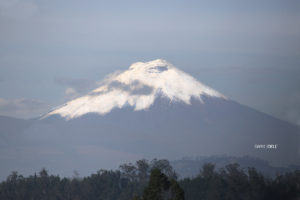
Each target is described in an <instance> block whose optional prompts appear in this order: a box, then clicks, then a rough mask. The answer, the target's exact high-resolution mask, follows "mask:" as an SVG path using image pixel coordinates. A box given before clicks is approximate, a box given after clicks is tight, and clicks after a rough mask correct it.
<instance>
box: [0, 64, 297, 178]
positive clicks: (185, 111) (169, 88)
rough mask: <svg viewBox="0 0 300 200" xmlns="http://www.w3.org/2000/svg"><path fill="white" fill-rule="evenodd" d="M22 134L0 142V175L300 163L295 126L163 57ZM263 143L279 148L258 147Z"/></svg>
mask: <svg viewBox="0 0 300 200" xmlns="http://www.w3.org/2000/svg"><path fill="white" fill-rule="evenodd" d="M1 134H2V133H1ZM19 134H20V135H22V137H20V139H18V143H17V144H14V143H0V149H1V151H0V162H1V163H4V164H2V165H1V166H0V168H1V173H2V174H0V176H4V175H5V174H6V175H7V174H8V173H9V172H10V171H12V170H18V171H20V172H22V173H23V174H26V173H27V172H28V173H32V172H33V171H38V170H40V169H41V168H42V167H47V169H49V170H50V171H51V172H53V173H57V174H62V175H68V176H71V174H68V173H67V172H70V169H71V170H77V171H79V173H80V174H81V175H88V174H90V173H92V172H94V171H96V170H98V169H100V168H108V169H111V168H114V167H117V166H119V164H121V163H124V162H129V161H134V160H137V159H141V158H148V159H152V158H155V157H156V158H167V159H170V160H174V159H180V158H182V157H185V156H200V155H203V156H210V155H220V154H222V155H228V156H245V155H249V156H255V157H258V158H262V159H264V160H267V161H269V162H270V163H271V164H273V165H280V166H283V165H289V164H299V163H300V157H299V127H298V126H296V125H293V124H290V123H287V122H284V121H282V120H279V119H276V118H274V117H271V116H269V115H266V114H264V113H262V112H259V111H256V110H254V109H252V108H249V107H247V106H244V105H241V104H239V103H237V102H235V101H232V100H230V99H228V98H226V97H225V96H224V95H222V94H220V93H219V92H217V91H215V90H213V89H211V88H209V87H208V86H205V85H204V84H202V83H200V82H198V81H197V80H196V79H194V78H193V77H191V76H190V75H188V74H186V73H184V72H182V71H180V70H178V69H176V68H175V67H174V66H172V65H171V64H169V63H167V62H166V61H164V60H155V61H151V62H148V63H135V64H133V65H132V66H131V67H130V68H129V70H127V71H124V72H122V73H118V74H114V75H111V76H109V77H108V78H107V79H106V80H104V81H103V82H102V83H101V85H100V86H99V87H98V88H96V89H95V90H93V91H91V92H90V93H89V94H87V95H85V96H83V97H80V98H77V99H74V100H72V101H70V102H67V103H66V104H65V105H62V106H61V107H60V108H58V109H56V110H53V111H51V112H49V113H48V114H46V115H44V117H43V118H42V119H39V120H36V121H34V122H33V123H32V124H31V125H30V126H26V127H24V128H22V130H20V133H19ZM268 144H272V145H276V148H275V149H268V148H255V145H268ZM28 173H27V174H28ZM0 178H1V177H0Z"/></svg>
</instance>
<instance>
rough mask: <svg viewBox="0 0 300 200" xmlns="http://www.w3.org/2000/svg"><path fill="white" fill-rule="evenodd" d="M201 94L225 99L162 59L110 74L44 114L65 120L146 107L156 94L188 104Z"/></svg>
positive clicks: (136, 64)
mask: <svg viewBox="0 0 300 200" xmlns="http://www.w3.org/2000/svg"><path fill="white" fill-rule="evenodd" d="M201 95H207V96H213V97H219V98H226V97H224V96H223V95H222V94H220V93H219V92H217V91H215V90H213V89H211V88H209V87H207V86H205V85H204V84H202V83H200V82H199V81H197V80H196V79H195V78H193V77H192V76H190V75H188V74H186V73H185V72H183V71H181V70H179V69H177V68H175V67H174V66H173V65H172V64H170V63H168V62H167V61H165V60H162V59H157V60H153V61H150V62H137V63H133V64H132V65H131V66H130V67H129V69H128V70H126V71H124V72H122V73H118V74H115V75H111V76H109V77H108V78H107V79H105V80H104V81H103V84H102V85H101V86H100V87H98V88H96V89H95V90H93V91H91V92H90V93H89V94H87V95H85V96H82V97H79V98H77V99H74V100H72V101H69V102H67V103H66V104H64V105H63V106H61V107H60V108H58V109H56V110H54V111H52V112H50V113H48V114H47V115H46V117H47V116H49V115H54V114H59V115H60V116H62V117H64V118H66V119H72V118H76V117H80V116H82V115H84V114H87V113H98V114H100V115H105V114H107V113H109V112H110V111H111V110H112V109H114V108H122V107H124V106H128V105H130V106H132V107H134V110H136V111H138V110H144V109H147V108H149V107H150V106H151V105H152V104H153V103H154V101H155V98H156V97H158V96H164V97H167V98H169V99H170V101H181V102H184V103H186V104H190V100H191V97H194V98H196V99H199V100H200V101H201Z"/></svg>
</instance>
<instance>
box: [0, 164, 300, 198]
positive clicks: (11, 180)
mask: <svg viewBox="0 0 300 200" xmlns="http://www.w3.org/2000/svg"><path fill="white" fill-rule="evenodd" d="M299 198H300V171H299V170H295V171H292V172H286V173H283V174H278V175H277V176H276V177H272V178H270V177H267V176H265V175H263V174H262V173H260V172H259V171H257V170H256V169H255V168H252V167H251V168H248V169H242V168H241V167H240V166H239V164H228V165H226V166H225V167H223V168H221V169H218V170H217V169H216V168H215V165H214V164H212V163H206V164H204V165H203V166H202V168H201V169H199V174H198V175H197V176H195V177H192V178H185V179H179V178H178V177H177V174H176V172H175V171H174V169H173V168H172V166H171V165H170V163H169V161H168V160H158V159H154V160H152V161H148V160H145V159H143V160H138V161H136V163H134V164H132V163H126V164H123V165H120V167H119V169H118V170H99V171H97V172H96V173H93V174H91V175H90V176H87V177H79V175H78V174H77V173H75V174H74V177H72V178H65V177H64V178H61V177H59V176H57V175H50V174H49V173H48V171H47V170H46V169H42V170H41V171H40V172H39V173H35V174H33V175H30V176H27V177H24V176H22V175H21V174H19V173H18V172H12V173H11V174H10V175H9V176H8V177H7V179H6V180H5V181H3V182H1V183H0V199H1V200H2V199H3V200H4V199H5V200H20V199H22V200H23V199H30V200H83V199H88V200H102V199H103V200H164V199H166V200H183V199H185V200H202V199H203V200H214V199H225V200H226V199H228V200H231V199H232V200H235V199H239V200H250V199H255V200H260V199H272V200H276V199H285V200H293V199H299Z"/></svg>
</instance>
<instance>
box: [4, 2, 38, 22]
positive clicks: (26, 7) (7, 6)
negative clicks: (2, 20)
mask: <svg viewBox="0 0 300 200" xmlns="http://www.w3.org/2000/svg"><path fill="white" fill-rule="evenodd" d="M37 10H38V6H37V4H36V3H35V2H34V1H33V0H22V1H21V0H0V15H2V16H4V17H7V18H13V19H26V18H29V17H31V16H33V15H34V14H35V13H36V12H37Z"/></svg>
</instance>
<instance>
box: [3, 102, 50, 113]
mask: <svg viewBox="0 0 300 200" xmlns="http://www.w3.org/2000/svg"><path fill="white" fill-rule="evenodd" d="M49 109H50V106H49V105H48V104H47V103H46V102H43V101H39V100H34V99H4V98H0V115H5V116H11V117H17V118H32V117H37V116H39V115H41V114H44V113H46V112H48V111H49Z"/></svg>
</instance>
